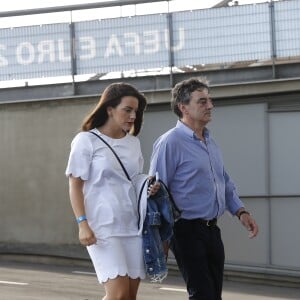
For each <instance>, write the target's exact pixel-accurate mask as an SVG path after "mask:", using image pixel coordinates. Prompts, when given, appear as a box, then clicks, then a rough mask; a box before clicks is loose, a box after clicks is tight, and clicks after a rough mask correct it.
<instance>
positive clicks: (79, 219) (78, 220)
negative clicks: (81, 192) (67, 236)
mask: <svg viewBox="0 0 300 300" xmlns="http://www.w3.org/2000/svg"><path fill="white" fill-rule="evenodd" d="M86 220H87V218H86V216H85V215H83V216H80V217H78V218H76V221H77V223H78V224H79V223H81V222H82V221H86Z"/></svg>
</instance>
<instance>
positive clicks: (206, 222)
mask: <svg viewBox="0 0 300 300" xmlns="http://www.w3.org/2000/svg"><path fill="white" fill-rule="evenodd" d="M193 221H194V222H196V223H200V224H203V225H206V226H208V227H211V226H216V225H217V222H218V220H217V218H214V219H211V220H204V219H199V218H198V219H194V220H193Z"/></svg>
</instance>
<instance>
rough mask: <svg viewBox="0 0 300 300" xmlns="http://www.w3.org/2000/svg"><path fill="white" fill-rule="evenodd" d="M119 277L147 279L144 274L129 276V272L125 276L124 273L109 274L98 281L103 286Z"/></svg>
mask: <svg viewBox="0 0 300 300" xmlns="http://www.w3.org/2000/svg"><path fill="white" fill-rule="evenodd" d="M118 276H128V277H130V278H131V279H137V278H140V279H141V280H142V279H145V278H146V275H144V274H128V273H127V272H124V274H123V273H115V274H108V275H107V276H105V277H101V278H98V280H99V282H100V283H101V284H103V283H106V282H107V281H108V280H113V279H116V278H117V277H118Z"/></svg>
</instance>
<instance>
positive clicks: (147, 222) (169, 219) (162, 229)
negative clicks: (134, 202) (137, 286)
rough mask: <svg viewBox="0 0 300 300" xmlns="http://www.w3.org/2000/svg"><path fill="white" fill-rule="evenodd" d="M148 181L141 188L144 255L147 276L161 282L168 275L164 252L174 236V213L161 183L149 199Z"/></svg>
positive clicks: (141, 225)
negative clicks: (164, 245)
mask: <svg viewBox="0 0 300 300" xmlns="http://www.w3.org/2000/svg"><path fill="white" fill-rule="evenodd" d="M147 189H148V180H147V179H144V180H143V182H142V184H140V186H139V194H138V196H139V208H140V222H139V226H140V227H139V228H140V232H141V234H142V237H143V255H144V263H145V268H146V274H147V276H148V277H149V278H150V281H151V282H161V281H162V280H163V279H164V278H165V277H166V276H167V274H168V269H167V262H166V258H165V254H164V250H163V245H162V242H163V241H168V242H169V241H170V240H171V237H172V235H173V225H174V219H173V213H172V206H171V202H170V196H169V193H168V191H167V189H166V188H165V186H164V184H162V183H161V185H160V189H159V190H158V192H157V193H156V194H155V195H153V196H150V197H148V196H147Z"/></svg>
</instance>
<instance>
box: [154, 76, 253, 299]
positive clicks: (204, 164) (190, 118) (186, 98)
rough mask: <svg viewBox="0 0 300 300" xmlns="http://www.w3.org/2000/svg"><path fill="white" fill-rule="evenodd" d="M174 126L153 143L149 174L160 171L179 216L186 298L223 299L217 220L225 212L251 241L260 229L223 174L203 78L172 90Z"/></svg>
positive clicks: (177, 240) (176, 244) (177, 250)
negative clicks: (179, 212) (211, 126)
mask: <svg viewBox="0 0 300 300" xmlns="http://www.w3.org/2000/svg"><path fill="white" fill-rule="evenodd" d="M172 108H173V111H174V112H175V114H176V115H177V116H178V117H179V120H178V121H177V125H176V127H174V128H172V129H170V130H169V131H168V132H166V133H165V134H163V135H162V136H160V137H159V138H158V139H157V141H156V142H155V143H154V147H153V153H152V157H151V165H150V174H155V172H158V174H159V177H160V179H161V180H162V181H163V182H164V183H165V184H166V185H167V186H168V188H169V190H170V192H171V194H172V195H173V198H174V201H175V203H176V205H177V207H178V208H179V210H180V211H181V217H180V219H179V220H178V221H177V222H176V223H175V226H174V239H173V241H172V244H171V249H172V251H173V252H174V256H175V258H176V261H177V264H178V266H179V269H180V271H181V273H182V276H183V278H184V280H185V283H186V287H187V291H188V294H189V299H194V300H196V299H197V300H221V299H222V283H223V271H224V257H225V255H224V246H223V242H222V239H221V234H220V229H219V227H218V226H217V219H218V218H219V217H220V216H221V215H223V213H224V212H225V210H228V211H229V212H230V213H231V214H232V215H235V216H237V217H238V218H239V220H240V222H241V223H242V224H243V225H244V226H245V227H246V228H247V230H248V231H249V237H250V238H253V237H255V236H256V235H257V233H258V226H257V224H256V222H255V220H254V219H253V218H252V216H251V214H250V213H249V212H248V211H246V210H245V208H244V204H243V203H242V201H241V200H240V199H239V197H238V195H237V192H236V188H235V185H234V183H233V182H232V180H231V178H230V177H229V175H228V174H227V173H226V171H225V170H224V164H223V159H222V155H221V151H220V149H219V148H218V146H217V145H216V143H215V141H214V140H213V139H212V137H211V136H210V133H209V131H208V129H207V128H206V127H205V126H206V125H207V123H208V122H210V121H211V119H212V108H213V103H212V100H211V98H210V95H209V86H208V83H207V82H206V80H205V79H198V78H191V79H188V80H184V81H182V82H179V83H178V84H177V85H176V86H175V87H174V89H173V90H172Z"/></svg>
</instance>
